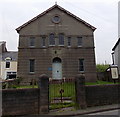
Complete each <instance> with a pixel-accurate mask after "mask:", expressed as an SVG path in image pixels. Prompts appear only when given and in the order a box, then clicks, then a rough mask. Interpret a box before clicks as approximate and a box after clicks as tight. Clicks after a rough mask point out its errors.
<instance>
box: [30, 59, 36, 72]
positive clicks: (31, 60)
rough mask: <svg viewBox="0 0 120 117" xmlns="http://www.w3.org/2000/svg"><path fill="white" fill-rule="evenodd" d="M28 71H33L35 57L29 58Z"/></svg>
mask: <svg viewBox="0 0 120 117" xmlns="http://www.w3.org/2000/svg"><path fill="white" fill-rule="evenodd" d="M29 73H35V59H29Z"/></svg>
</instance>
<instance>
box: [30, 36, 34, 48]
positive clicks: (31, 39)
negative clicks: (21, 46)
mask: <svg viewBox="0 0 120 117" xmlns="http://www.w3.org/2000/svg"><path fill="white" fill-rule="evenodd" d="M29 45H30V46H31V47H34V46H35V38H34V37H32V38H30V43H29Z"/></svg>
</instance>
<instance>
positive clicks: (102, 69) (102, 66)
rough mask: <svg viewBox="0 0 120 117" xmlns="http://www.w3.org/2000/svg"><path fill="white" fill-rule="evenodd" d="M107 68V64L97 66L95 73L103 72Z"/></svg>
mask: <svg viewBox="0 0 120 117" xmlns="http://www.w3.org/2000/svg"><path fill="white" fill-rule="evenodd" d="M108 67H109V65H108V64H97V65H96V69H97V72H105V70H106V69H107V68H108Z"/></svg>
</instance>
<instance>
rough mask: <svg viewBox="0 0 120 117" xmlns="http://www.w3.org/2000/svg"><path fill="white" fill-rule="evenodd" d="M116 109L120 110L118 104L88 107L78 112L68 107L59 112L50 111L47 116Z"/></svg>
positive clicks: (83, 113) (82, 113)
mask: <svg viewBox="0 0 120 117" xmlns="http://www.w3.org/2000/svg"><path fill="white" fill-rule="evenodd" d="M118 108H119V109H120V106H118V104H113V105H105V106H96V107H89V108H87V109H80V110H76V109H74V108H72V107H70V108H63V109H60V110H54V111H51V112H50V113H49V114H48V115H85V114H90V113H96V112H103V111H109V110H115V109H118Z"/></svg>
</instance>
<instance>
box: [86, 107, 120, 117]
mask: <svg viewBox="0 0 120 117" xmlns="http://www.w3.org/2000/svg"><path fill="white" fill-rule="evenodd" d="M88 115H119V117H120V109H119V110H111V111H104V112H98V113H92V114H88Z"/></svg>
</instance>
